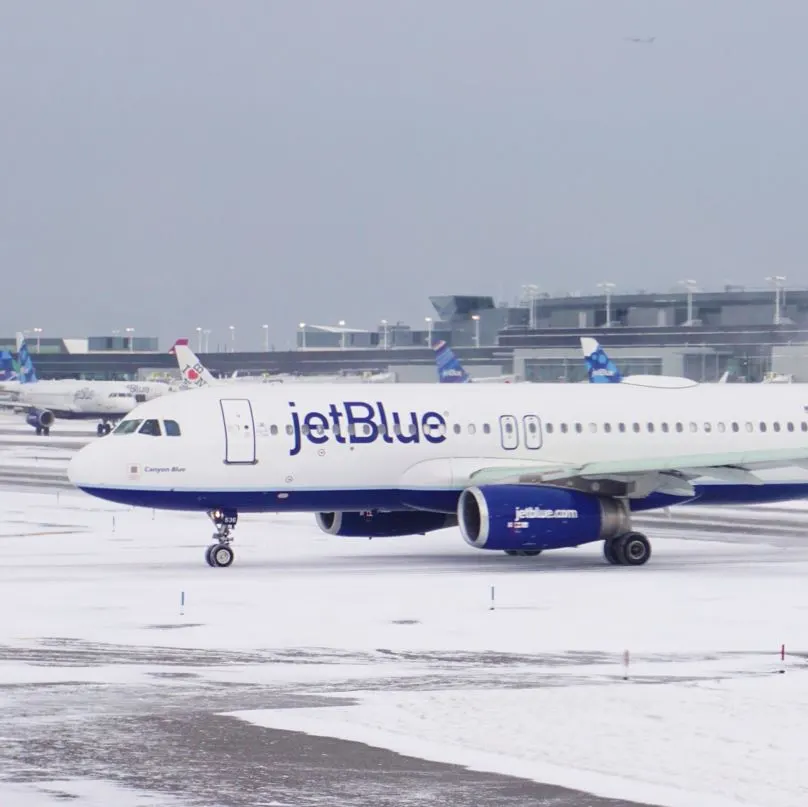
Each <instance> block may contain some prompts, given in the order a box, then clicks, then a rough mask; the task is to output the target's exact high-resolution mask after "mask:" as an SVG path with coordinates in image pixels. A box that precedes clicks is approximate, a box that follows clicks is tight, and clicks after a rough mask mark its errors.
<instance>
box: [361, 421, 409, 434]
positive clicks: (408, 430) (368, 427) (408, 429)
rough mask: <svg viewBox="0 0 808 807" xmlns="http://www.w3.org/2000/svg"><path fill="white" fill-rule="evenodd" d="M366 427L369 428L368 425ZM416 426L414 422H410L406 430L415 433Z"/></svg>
mask: <svg viewBox="0 0 808 807" xmlns="http://www.w3.org/2000/svg"><path fill="white" fill-rule="evenodd" d="M368 428H370V427H369V426H368ZM417 428H418V427H417V426H416V425H415V424H414V423H410V426H409V428H408V429H407V431H408V432H409V433H410V434H415V432H416V430H417Z"/></svg>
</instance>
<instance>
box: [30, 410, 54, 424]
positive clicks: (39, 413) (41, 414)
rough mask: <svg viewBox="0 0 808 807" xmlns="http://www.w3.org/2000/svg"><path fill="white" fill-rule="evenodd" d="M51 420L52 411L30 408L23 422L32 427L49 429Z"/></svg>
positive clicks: (52, 418) (52, 419)
mask: <svg viewBox="0 0 808 807" xmlns="http://www.w3.org/2000/svg"><path fill="white" fill-rule="evenodd" d="M53 421H54V417H53V412H51V411H50V410H49V409H31V410H30V411H29V412H28V414H27V415H26V416H25V422H26V423H27V424H28V425H29V426H32V427H33V428H34V429H49V428H50V427H51V426H53Z"/></svg>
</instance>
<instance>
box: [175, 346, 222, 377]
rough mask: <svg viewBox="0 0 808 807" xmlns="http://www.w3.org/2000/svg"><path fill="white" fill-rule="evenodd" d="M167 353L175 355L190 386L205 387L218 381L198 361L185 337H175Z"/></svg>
mask: <svg viewBox="0 0 808 807" xmlns="http://www.w3.org/2000/svg"><path fill="white" fill-rule="evenodd" d="M169 353H173V354H174V355H175V356H176V357H177V365H178V366H179V368H180V374H181V375H182V380H183V381H184V382H185V383H186V384H190V386H192V387H207V386H210V385H213V384H218V383H219V382H218V381H217V380H216V379H215V378H214V377H213V376H212V375H211V374H210V372H209V371H208V369H207V367H205V365H204V364H202V362H201V361H199V358H198V357H197V355H196V353H194V352H193V350H191V348H190V347H188V340H187V339H177V341H176V342H175V343H174V346H173V347H172V348H171V350H170V351H169Z"/></svg>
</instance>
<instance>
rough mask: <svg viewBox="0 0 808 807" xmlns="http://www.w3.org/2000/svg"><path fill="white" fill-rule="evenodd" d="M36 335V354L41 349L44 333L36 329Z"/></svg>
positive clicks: (40, 329)
mask: <svg viewBox="0 0 808 807" xmlns="http://www.w3.org/2000/svg"><path fill="white" fill-rule="evenodd" d="M34 333H35V334H36V352H37V353H39V347H40V342H39V337H40V335H41V333H42V328H34Z"/></svg>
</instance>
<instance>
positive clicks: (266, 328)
mask: <svg viewBox="0 0 808 807" xmlns="http://www.w3.org/2000/svg"><path fill="white" fill-rule="evenodd" d="M261 327H262V328H263V329H264V350H266V351H267V352H269V325H262V326H261Z"/></svg>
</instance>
